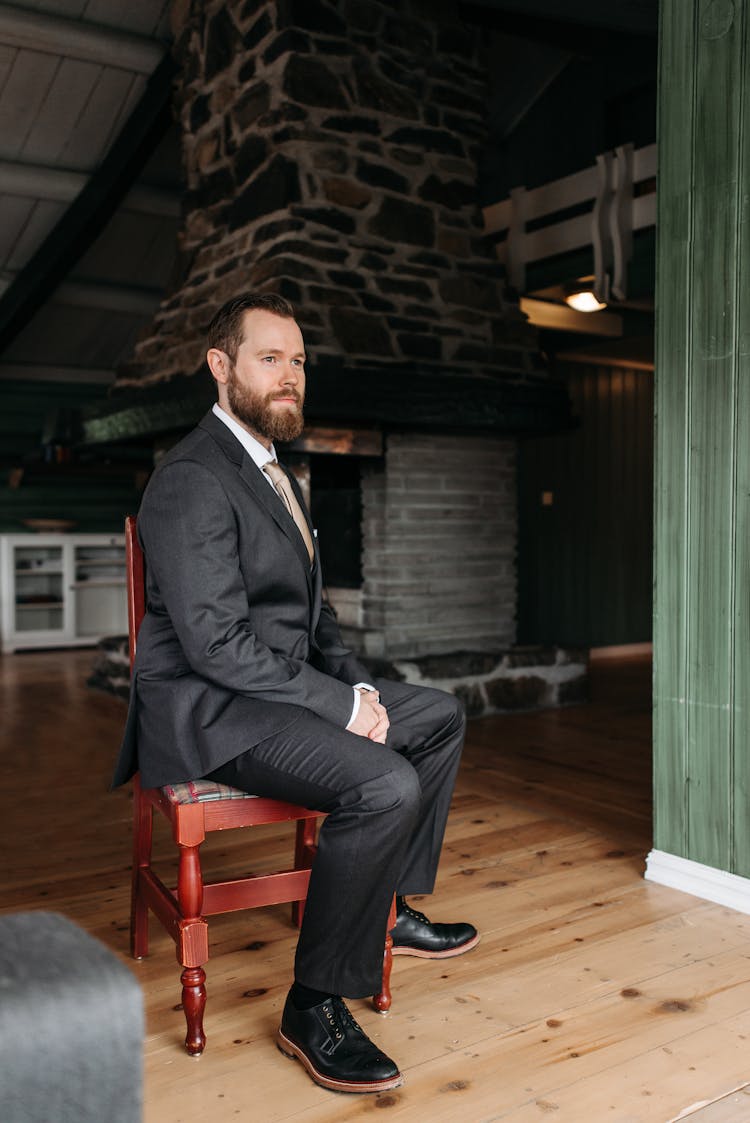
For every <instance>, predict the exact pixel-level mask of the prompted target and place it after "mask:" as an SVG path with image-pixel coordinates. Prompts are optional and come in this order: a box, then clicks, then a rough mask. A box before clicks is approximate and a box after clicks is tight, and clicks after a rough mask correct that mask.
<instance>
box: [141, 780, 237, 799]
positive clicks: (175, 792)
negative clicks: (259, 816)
mask: <svg viewBox="0 0 750 1123" xmlns="http://www.w3.org/2000/svg"><path fill="white" fill-rule="evenodd" d="M161 790H162V791H163V792H164V795H165V796H166V797H167V799H168V800H169V802H170V803H174V804H178V803H213V802H214V800H217V799H257V798H258V797H257V795H248V793H247V792H241V791H240V790H239V788H230V787H228V786H227V784H217V783H216V781H215V780H187V781H186V782H185V783H184V784H166V785H165V786H164V787H163V788H162V789H161Z"/></svg>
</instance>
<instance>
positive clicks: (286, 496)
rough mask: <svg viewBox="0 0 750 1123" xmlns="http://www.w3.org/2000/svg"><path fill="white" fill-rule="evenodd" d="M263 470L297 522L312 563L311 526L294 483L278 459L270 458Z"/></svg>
mask: <svg viewBox="0 0 750 1123" xmlns="http://www.w3.org/2000/svg"><path fill="white" fill-rule="evenodd" d="M263 471H264V472H266V473H267V475H269V476H270V477H271V480H272V481H273V485H274V487H275V488H276V490H277V491H278V493H279V495H280V496H281V498H282V499H283V501H284V506H285V507H286V509H287V511H288V512H289V514H290V515H291V516H292V518H293V519H294V521H295V523H296V524H297V530H298V531H299V532H300V534H301V535H302V538H303V540H304V543H305V545H306V546H307V553H308V554H309V557H310V565H312V563H313V559H314V557H315V551H314V550H313V544H312V538H311V537H310V528H309V527H308V525H307V519H306V518H305V516H304V515H303V514H302V508H301V507H300V505H299V503H298V502H297V497H296V495H295V494H294V492H293V491H292V485H291V484H290V483H289V479H288V477H287V474H286V472H285V471H284V469H283V468H280V467H279V464H278V462H277V461H276V460H269V461H268V463H267V464H264V465H263Z"/></svg>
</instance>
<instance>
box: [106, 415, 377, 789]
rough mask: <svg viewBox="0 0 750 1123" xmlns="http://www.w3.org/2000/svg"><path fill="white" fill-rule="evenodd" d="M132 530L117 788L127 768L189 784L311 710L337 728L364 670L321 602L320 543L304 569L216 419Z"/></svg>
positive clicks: (276, 505) (288, 533) (289, 528)
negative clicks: (142, 609)
mask: <svg viewBox="0 0 750 1123" xmlns="http://www.w3.org/2000/svg"><path fill="white" fill-rule="evenodd" d="M292 484H293V486H294V487H295V488H296V482H295V481H294V480H293V479H292ZM297 495H298V498H299V500H300V504H301V505H302V506H303V509H304V504H303V501H302V497H301V495H300V493H299V490H298V489H297ZM138 534H139V537H140V540H141V544H142V546H143V550H144V553H145V556H146V598H147V612H146V616H145V618H144V621H143V624H142V626H141V630H140V633H139V636H138V648H137V655H136V663H135V668H134V676H133V683H132V686H131V700H130V707H129V710H128V721H127V726H126V731H125V737H124V740H123V744H122V748H121V751H120V757H119V760H118V763H117V768H116V771H115V775H114V779H113V784H115V785H117V784H122V783H124V782H125V781H126V780H127V779H129V778H130V776H132V775H133V774H134V773H135V771H136V770H137V769H140V772H141V779H142V782H143V784H144V786H145V787H157V786H161V785H163V784H168V783H178V782H181V781H184V780H191V779H197V778H198V777H200V776H204V775H205V774H206V773H208V772H210V771H212V770H213V769H214V768H218V766H219V765H220V764H223V763H225V762H226V761H228V760H231V759H232V758H234V757H236V756H238V755H239V754H240V753H242V752H244V751H245V750H246V749H248V748H250V747H251V746H252V745H255V744H257V743H258V742H259V741H261V740H264V739H265V738H266V737H269V736H272V735H273V734H274V733H276V732H279V731H280V730H282V729H284V728H285V727H287V726H288V725H290V724H291V723H292V722H294V721H296V720H299V719H300V718H301V717H303V716H304V714H306V713H310V712H312V713H313V714H316V715H318V716H319V717H321V718H324V719H326V720H328V721H330V722H332V723H333V724H334V725H336V726H337V727H338V728H339V729H343V728H344V727H345V726H346V724H347V722H348V721H349V717H350V715H351V710H352V705H353V694H352V690H351V687H352V685H354V684H355V683H357V682H360V681H365V680H367V678H368V674H367V671H366V670H365V668H364V667H363V666H362V665H361V664H360V663H359V662H358V661H357V660H356V659H355V658H354V656H353V655H352V654H351V652H350V651H349V650H348V649H347V648H345V647H344V646H343V644H342V642H341V637H340V635H339V630H338V626H337V624H336V620H335V617H334V615H333V613H332V611H331V609H330V608H329V607H328V605H326V604H325V603H323V602H322V601H321V575H320V560H319V558H318V556H317V543H316V545H315V550H316V559H315V563H314V565H313V567H312V570H311V567H310V563H309V559H308V556H307V550H306V548H305V545H304V542H303V541H302V537H301V535H300V533H299V531H298V530H297V527H296V526H295V524H294V521H293V519H292V517H291V516H290V515H289V513H288V512H287V510H286V507H285V506H284V504H283V503H282V501H281V500H280V499H279V498H278V497H277V496H276V494H275V493H274V491H273V489H272V488H271V487H269V485H268V482H267V481H266V480H265V479H264V478H263V475H262V473H261V471H260V470H259V469H258V467H257V466H256V464H255V463H254V462H253V460H252V458H251V457H250V456H249V455H248V454H247V453H246V452H245V450H244V449H243V447H242V445H241V444H240V443H239V441H238V440H237V439H236V438H235V437H234V436H233V434H232V433H231V432H230V431H229V429H227V427H226V425H224V424H223V423H222V422H221V421H220V420H219V419H218V418H217V417H215V416H214V414H213V413H210V412H209V413H208V414H206V416H205V417H204V418H203V420H202V421H201V422H200V423H199V425H198V426H197V428H196V429H194V430H193V432H192V433H189V434H188V436H187V437H185V438H184V440H182V441H180V443H179V444H178V445H177V446H176V447H175V448H174V449H172V450H171V452H169V453H168V454H167V456H165V457H164V459H163V461H162V462H161V463H160V464H159V466H158V468H157V469H156V471H155V472H154V474H153V476H152V478H151V480H150V481H149V484H148V487H147V488H146V491H145V493H144V496H143V502H142V504H141V509H140V512H139V515H138Z"/></svg>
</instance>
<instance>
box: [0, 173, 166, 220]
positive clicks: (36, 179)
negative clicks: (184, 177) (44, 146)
mask: <svg viewBox="0 0 750 1123" xmlns="http://www.w3.org/2000/svg"><path fill="white" fill-rule="evenodd" d="M89 178H90V177H89V176H88V175H86V174H85V173H83V172H71V171H68V170H66V169H64V168H52V167H47V166H46V165H43V164H23V163H15V162H14V163H11V162H10V161H8V160H0V195H14V196H18V197H19V198H23V199H47V200H50V201H51V202H57V203H70V202H72V201H73V199H75V198H76V197H77V196H78V195H79V194H80V193H81V191H82V190H83V189H84V187H85V186H86V184H87V183H88V182H89ZM122 206H123V207H124V208H125V209H126V210H129V211H136V212H137V213H138V214H150V215H156V216H157V217H159V218H179V215H180V196H179V195H178V194H177V192H176V191H165V190H164V189H163V188H161V187H149V186H148V185H146V184H136V186H135V187H133V188H132V190H130V191H129V192H128V193H127V195H126V196H125V198H124V199H123V201H122Z"/></svg>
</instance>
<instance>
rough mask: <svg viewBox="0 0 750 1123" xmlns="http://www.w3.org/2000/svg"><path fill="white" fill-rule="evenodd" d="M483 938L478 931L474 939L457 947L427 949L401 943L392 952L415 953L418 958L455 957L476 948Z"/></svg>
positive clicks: (400, 953)
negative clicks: (440, 949) (437, 949)
mask: <svg viewBox="0 0 750 1123" xmlns="http://www.w3.org/2000/svg"><path fill="white" fill-rule="evenodd" d="M481 938H482V937H481V935H480V933H479V932H477V934H476V936H474V938H473V939H471V940H467V941H466V943H465V944H460V945H459V946H458V947H457V948H448V950H447V951H427V949H426V948H410V947H409V946H408V945H407V944H401V945H400V946H398V947H395V946H394V947H393V948H392V954H393V955H415V956H416V957H417V958H418V959H454V958H455V957H456V956H457V955H463V954H464V952H467V951H471V949H472V948H475V947H476V946H477V944H478V943H479V941H480V940H481Z"/></svg>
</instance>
